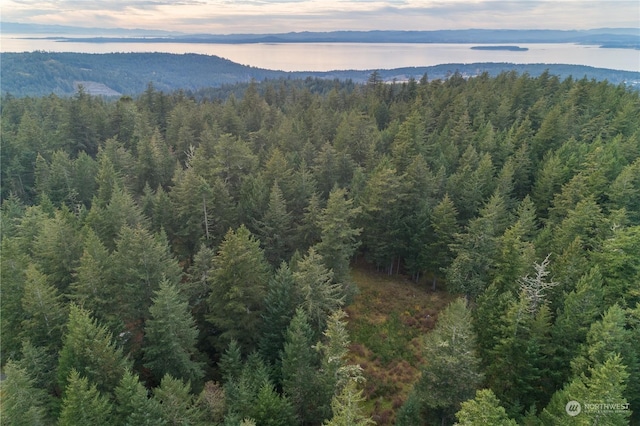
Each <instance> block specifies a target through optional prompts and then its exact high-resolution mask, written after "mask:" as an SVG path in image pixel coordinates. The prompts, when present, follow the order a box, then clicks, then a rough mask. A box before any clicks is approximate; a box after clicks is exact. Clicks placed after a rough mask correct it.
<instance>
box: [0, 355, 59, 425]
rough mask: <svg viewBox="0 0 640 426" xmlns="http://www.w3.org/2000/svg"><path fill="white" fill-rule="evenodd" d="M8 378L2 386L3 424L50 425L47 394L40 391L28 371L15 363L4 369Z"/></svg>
mask: <svg viewBox="0 0 640 426" xmlns="http://www.w3.org/2000/svg"><path fill="white" fill-rule="evenodd" d="M3 372H4V374H6V378H5V379H3V380H2V382H1V384H0V392H2V424H3V425H12V426H40V425H46V424H48V423H49V422H48V419H47V417H46V411H45V407H44V405H45V401H46V393H45V392H44V390H42V389H39V388H38V387H37V386H36V384H35V381H34V380H33V378H32V377H30V375H29V373H28V372H27V370H26V369H24V368H21V367H20V366H19V365H18V364H17V363H15V362H14V361H9V362H8V363H7V364H6V365H5V366H4V368H3Z"/></svg>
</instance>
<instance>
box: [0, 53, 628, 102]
mask: <svg viewBox="0 0 640 426" xmlns="http://www.w3.org/2000/svg"><path fill="white" fill-rule="evenodd" d="M185 70H188V72H185ZM546 70H549V71H550V72H551V73H552V74H554V75H557V76H559V77H560V78H561V79H564V78H567V77H569V76H574V77H575V78H582V77H587V78H589V79H596V80H599V81H601V80H607V81H609V82H610V83H612V84H625V85H628V86H630V87H634V88H638V87H640V72H632V71H620V70H611V69H603V68H593V67H588V66H581V65H560V64H511V63H471V64H442V65H435V66H428V67H408V68H395V69H382V70H336V71H326V72H285V71H276V70H268V69H262V68H256V67H251V66H245V65H240V64H237V63H235V62H232V61H229V60H227V59H223V58H220V57H218V56H209V55H199V54H169V53H107V54H89V53H70V52H66V53H55V52H42V51H36V52H30V53H0V72H1V74H2V84H1V89H2V93H4V94H6V93H9V94H11V95H13V96H20V97H22V96H47V95H49V94H51V93H54V94H56V95H58V96H72V95H73V94H74V93H75V92H76V91H77V89H78V86H79V85H82V86H83V87H84V90H85V92H86V93H88V94H92V95H103V96H111V97H115V96H121V95H128V96H138V95H140V94H141V93H142V92H144V90H145V89H146V87H147V85H148V84H149V83H150V82H151V83H153V85H154V87H155V88H156V89H157V90H161V91H175V90H184V91H186V92H187V93H188V94H193V95H195V96H198V95H199V94H201V93H202V92H208V94H209V96H211V95H212V94H213V93H212V92H217V93H216V94H215V96H216V97H218V98H226V97H227V96H228V95H229V93H230V90H232V91H235V93H236V95H240V94H241V90H240V87H241V86H235V87H233V88H229V86H230V85H235V84H236V83H245V84H248V83H249V82H250V81H252V80H256V81H263V80H274V79H286V80H290V79H294V80H298V79H305V78H322V79H326V80H334V79H339V80H351V81H352V82H354V83H366V82H367V80H368V79H369V76H370V75H371V73H372V72H373V71H376V72H377V75H378V77H379V78H380V79H381V80H383V81H385V82H393V81H399V82H402V81H408V80H409V79H411V78H413V79H416V80H420V79H421V78H422V77H423V76H424V75H425V74H426V75H427V76H428V78H429V79H446V78H448V77H449V76H450V75H452V74H454V73H455V72H459V73H461V74H462V75H463V76H465V77H469V76H476V75H479V74H482V73H483V72H487V73H489V74H490V75H492V76H496V75H498V74H499V73H501V72H504V71H517V72H518V73H525V72H526V73H529V74H530V75H532V76H534V77H535V76H539V75H540V74H542V73H543V72H545V71H546ZM212 88H216V89H218V90H212ZM245 88H246V87H245ZM243 89H244V88H243Z"/></svg>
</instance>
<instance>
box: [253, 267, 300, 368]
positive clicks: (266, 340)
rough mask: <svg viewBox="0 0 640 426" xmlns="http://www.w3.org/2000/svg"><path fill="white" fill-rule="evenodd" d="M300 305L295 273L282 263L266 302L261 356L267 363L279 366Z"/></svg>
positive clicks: (272, 280)
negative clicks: (281, 354)
mask: <svg viewBox="0 0 640 426" xmlns="http://www.w3.org/2000/svg"><path fill="white" fill-rule="evenodd" d="M301 302H302V299H301V294H300V293H299V291H298V289H297V288H296V287H295V281H294V279H293V273H292V272H291V269H290V268H289V266H288V265H287V264H286V263H284V262H283V263H282V264H280V267H279V268H278V270H277V271H276V273H275V275H274V276H273V277H272V278H271V279H270V280H269V283H268V289H267V295H266V296H265V300H264V303H265V311H264V315H263V326H262V329H263V330H262V336H261V337H260V354H261V355H262V357H263V358H264V360H265V361H267V362H268V363H270V364H278V363H280V352H281V351H282V350H283V348H284V342H285V338H286V332H287V328H288V327H289V323H290V322H291V319H292V318H293V316H294V315H295V312H296V308H297V307H298V306H299V305H300V303H301ZM276 370H278V368H277V367H276Z"/></svg>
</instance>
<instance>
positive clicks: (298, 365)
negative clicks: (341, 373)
mask: <svg viewBox="0 0 640 426" xmlns="http://www.w3.org/2000/svg"><path fill="white" fill-rule="evenodd" d="M313 343H314V333H313V330H312V328H311V326H310V325H309V319H308V316H307V314H306V313H305V311H304V310H302V309H298V310H297V311H296V314H295V316H294V317H293V318H292V320H291V324H290V325H289V328H288V329H287V334H286V341H285V344H284V350H283V352H282V356H281V358H282V389H283V392H284V394H285V395H286V396H287V398H288V399H289V401H291V404H292V406H293V409H294V411H295V413H296V416H297V418H298V420H299V421H300V422H301V423H303V424H304V423H309V422H312V421H317V420H318V419H320V418H325V416H326V411H325V408H326V407H323V404H324V403H325V402H328V401H324V397H325V395H326V388H324V387H322V386H321V381H320V377H319V376H318V373H317V370H316V369H317V367H318V366H319V361H320V360H319V357H318V353H317V352H316V351H315V349H314V348H313V347H312V346H313Z"/></svg>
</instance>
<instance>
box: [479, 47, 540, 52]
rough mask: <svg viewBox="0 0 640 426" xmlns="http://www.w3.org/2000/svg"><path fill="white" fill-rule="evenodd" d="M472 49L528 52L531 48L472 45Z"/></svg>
mask: <svg viewBox="0 0 640 426" xmlns="http://www.w3.org/2000/svg"><path fill="white" fill-rule="evenodd" d="M471 50H508V51H510V52H526V51H527V50H529V48H528V47H520V46H472V47H471Z"/></svg>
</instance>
